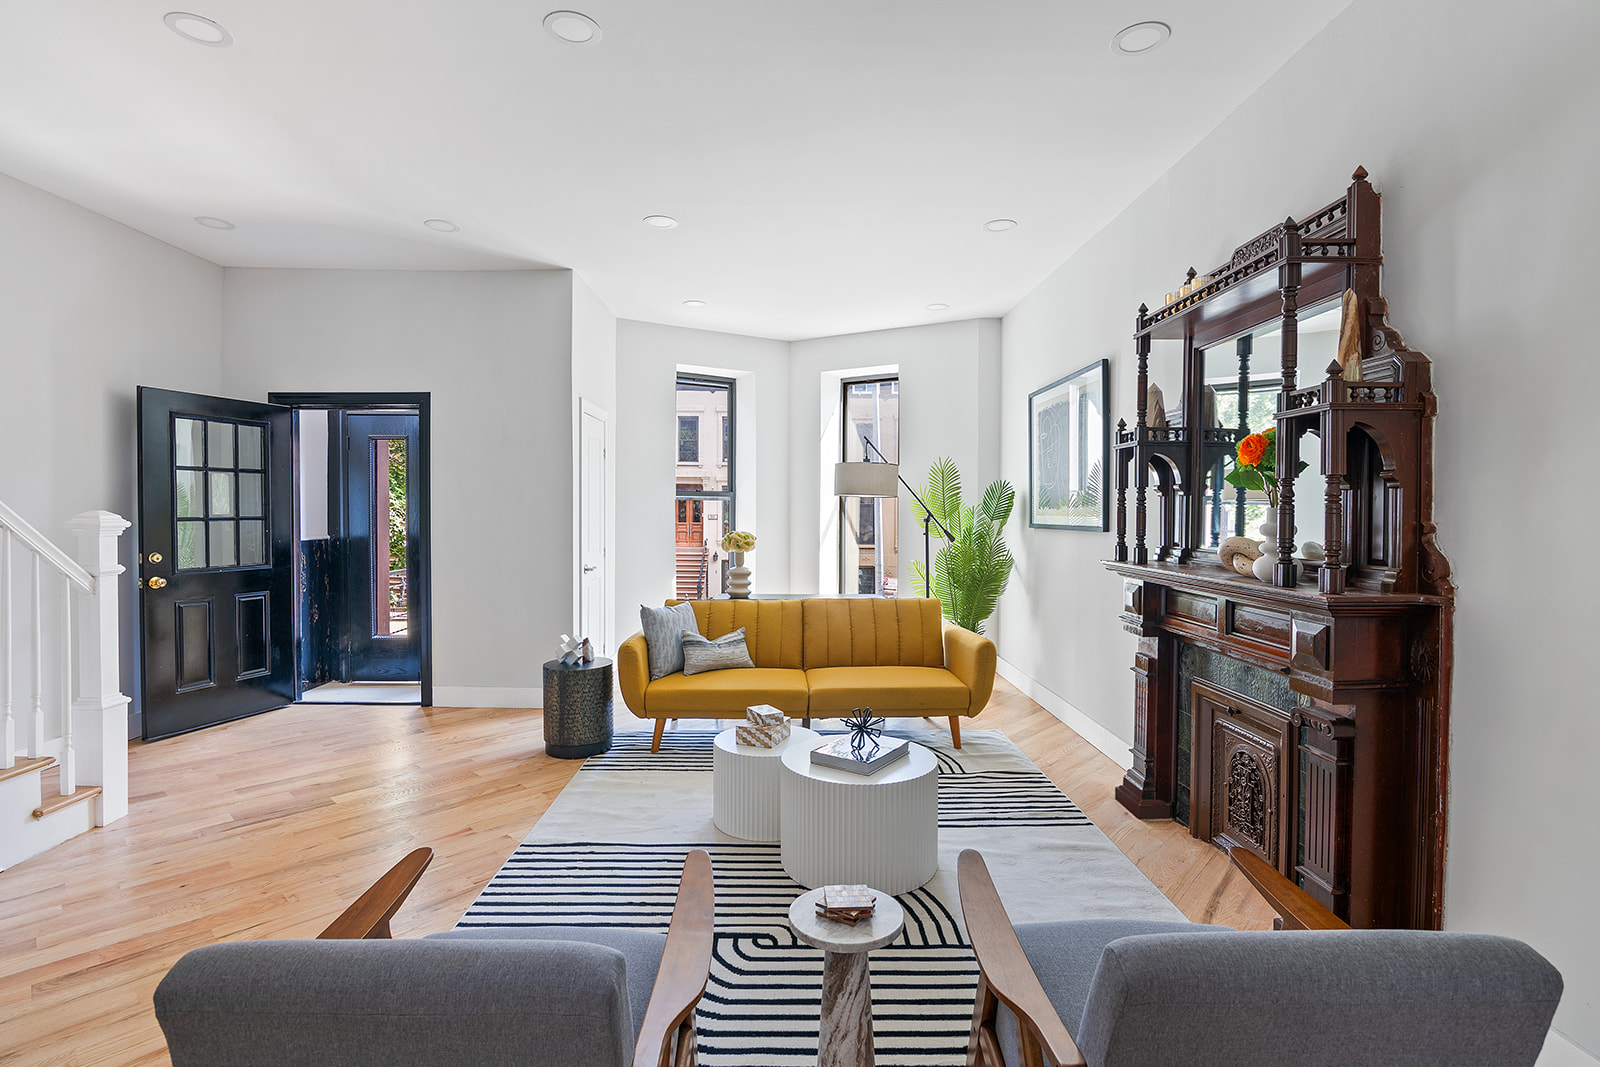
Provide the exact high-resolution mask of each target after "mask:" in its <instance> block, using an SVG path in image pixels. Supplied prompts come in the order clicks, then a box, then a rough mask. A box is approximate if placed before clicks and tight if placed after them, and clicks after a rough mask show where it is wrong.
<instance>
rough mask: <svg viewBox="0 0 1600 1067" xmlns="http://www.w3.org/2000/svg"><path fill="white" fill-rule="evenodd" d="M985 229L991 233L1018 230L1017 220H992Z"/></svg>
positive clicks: (984, 226) (986, 224) (985, 225)
mask: <svg viewBox="0 0 1600 1067" xmlns="http://www.w3.org/2000/svg"><path fill="white" fill-rule="evenodd" d="M983 228H984V229H986V230H988V231H989V232H990V233H1004V232H1005V231H1006V230H1014V229H1016V228H1017V220H1016V219H990V220H989V221H988V222H986V223H984V224H983Z"/></svg>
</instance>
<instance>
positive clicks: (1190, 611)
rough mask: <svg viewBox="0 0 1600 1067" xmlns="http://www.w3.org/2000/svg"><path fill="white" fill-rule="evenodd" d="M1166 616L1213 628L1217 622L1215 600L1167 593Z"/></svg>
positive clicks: (1206, 597)
mask: <svg viewBox="0 0 1600 1067" xmlns="http://www.w3.org/2000/svg"><path fill="white" fill-rule="evenodd" d="M1167 614H1168V615H1174V616H1176V617H1178V618H1180V619H1188V620H1190V621H1191V622H1198V623H1204V624H1205V625H1207V626H1215V625H1216V622H1217V599H1216V597H1209V596H1195V595H1193V594H1190V593H1179V592H1169V593H1168V594H1167Z"/></svg>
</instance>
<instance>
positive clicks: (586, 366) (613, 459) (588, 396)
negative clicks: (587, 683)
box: [562, 274, 633, 655]
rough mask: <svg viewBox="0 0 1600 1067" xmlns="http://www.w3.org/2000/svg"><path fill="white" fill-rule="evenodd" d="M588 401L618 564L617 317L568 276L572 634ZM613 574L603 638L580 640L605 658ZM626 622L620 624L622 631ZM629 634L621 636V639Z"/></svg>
mask: <svg viewBox="0 0 1600 1067" xmlns="http://www.w3.org/2000/svg"><path fill="white" fill-rule="evenodd" d="M585 401H587V402H588V403H590V404H593V405H594V406H595V407H598V408H600V409H602V410H603V411H604V412H605V413H606V507H605V512H606V560H607V561H608V562H609V561H614V560H615V559H616V558H617V410H616V409H617V317H616V316H615V315H613V314H612V313H611V309H610V308H608V307H606V305H605V303H604V301H602V300H601V299H600V298H599V297H598V296H596V295H595V294H594V290H593V289H590V288H589V286H588V285H587V284H586V283H585V282H584V280H583V279H582V278H580V277H578V276H577V275H576V274H574V275H572V460H573V468H572V545H573V557H572V564H573V565H572V623H571V626H572V627H573V629H572V630H570V631H568V630H563V631H562V632H563V633H568V632H570V633H573V634H577V626H578V618H579V585H580V582H581V579H582V575H581V573H580V567H579V562H578V561H579V552H578V547H579V545H578V517H579V495H578V467H577V463H578V458H579V457H578V438H579V434H580V431H581V429H582V420H581V418H580V417H579V416H580V410H581V405H582V403H583V402H585ZM616 584H617V583H616V571H615V568H614V567H612V568H608V573H607V575H606V595H605V600H606V609H605V617H606V627H605V633H602V634H583V635H580V636H584V637H588V638H590V639H591V640H592V641H594V642H595V643H596V644H597V645H598V646H599V647H600V649H601V652H602V653H603V654H605V655H610V654H611V653H612V652H614V651H615V650H616V647H617V641H616V633H617V626H618V625H619V624H618V622H617V612H616ZM626 622H627V620H625V619H624V620H623V623H622V624H623V625H625V624H626ZM632 632H633V630H632V629H631V628H630V629H627V630H624V631H623V636H624V637H625V636H627V635H628V634H630V633H632Z"/></svg>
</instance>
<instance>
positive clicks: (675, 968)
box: [633, 848, 716, 1067]
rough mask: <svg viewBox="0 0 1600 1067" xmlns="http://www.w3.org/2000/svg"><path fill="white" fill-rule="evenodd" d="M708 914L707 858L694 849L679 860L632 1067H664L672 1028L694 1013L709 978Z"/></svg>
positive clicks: (711, 923)
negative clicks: (663, 940) (657, 965)
mask: <svg viewBox="0 0 1600 1067" xmlns="http://www.w3.org/2000/svg"><path fill="white" fill-rule="evenodd" d="M714 913H715V886H714V883H713V880H712V874H711V857H710V856H709V855H708V854H707V853H706V851H705V850H704V849H699V848H697V849H695V850H694V851H693V852H691V853H689V855H688V857H687V858H686V859H685V860H684V861H683V877H682V879H681V880H680V881H679V882H678V899H677V902H676V903H674V904H673V906H672V923H671V925H669V926H668V927H667V947H666V949H665V950H664V951H663V952H662V953H661V967H660V969H659V970H657V971H656V984H655V988H654V989H652V990H651V991H650V1004H649V1006H648V1007H646V1008H645V1011H644V1023H643V1025H642V1026H641V1027H640V1029H639V1043H638V1045H636V1046H635V1047H634V1052H633V1067H665V1065H666V1064H668V1063H671V1062H673V1060H672V1058H671V1054H672V1048H673V1043H674V1040H675V1038H676V1036H677V1033H678V1028H679V1027H680V1026H682V1025H683V1024H684V1023H685V1022H688V1021H689V1020H690V1016H692V1015H693V1014H694V1009H695V1005H696V1004H698V1003H700V996H701V994H703V993H704V992H705V991H706V979H707V977H708V976H709V975H710V973H711V942H712V931H713V929H714V928H715V922H716V920H715V914H714ZM691 1062H692V1061H691Z"/></svg>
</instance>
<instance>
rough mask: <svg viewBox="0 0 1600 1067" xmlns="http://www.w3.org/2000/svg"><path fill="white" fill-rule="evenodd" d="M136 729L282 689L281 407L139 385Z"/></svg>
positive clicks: (285, 413) (286, 418)
mask: <svg viewBox="0 0 1600 1067" xmlns="http://www.w3.org/2000/svg"><path fill="white" fill-rule="evenodd" d="M138 406H139V415H138V418H139V450H138V451H139V588H140V593H139V601H140V617H141V620H142V622H141V627H142V634H141V642H140V651H141V657H142V666H143V671H142V674H143V681H142V698H143V719H144V730H143V736H144V738H145V740H147V741H148V740H154V739H156V738H161V737H170V736H172V735H173V734H180V733H185V732H187V731H189V730H195V729H199V728H200V727H202V726H211V725H214V724H216V723H220V722H226V721H228V720H230V719H237V718H240V717H242V716H245V715H254V714H256V713H257V712H261V711H267V710H270V709H272V708H278V707H282V706H283V705H285V704H288V703H290V702H291V701H293V700H294V603H293V600H292V597H291V590H292V587H293V578H292V575H293V571H292V566H293V565H292V562H291V555H290V554H291V551H292V548H293V543H294V542H293V537H294V529H293V526H294V523H293V516H294V512H293V492H292V489H293V484H294V482H293V442H292V430H291V427H290V409H289V408H286V407H279V406H277V405H274V404H260V403H254V402H251V401H245V400H229V399H226V398H223V397H215V396H200V395H197V394H193V393H178V392H173V391H171V390H167V389H151V388H148V387H145V386H140V387H139V405H138Z"/></svg>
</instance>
